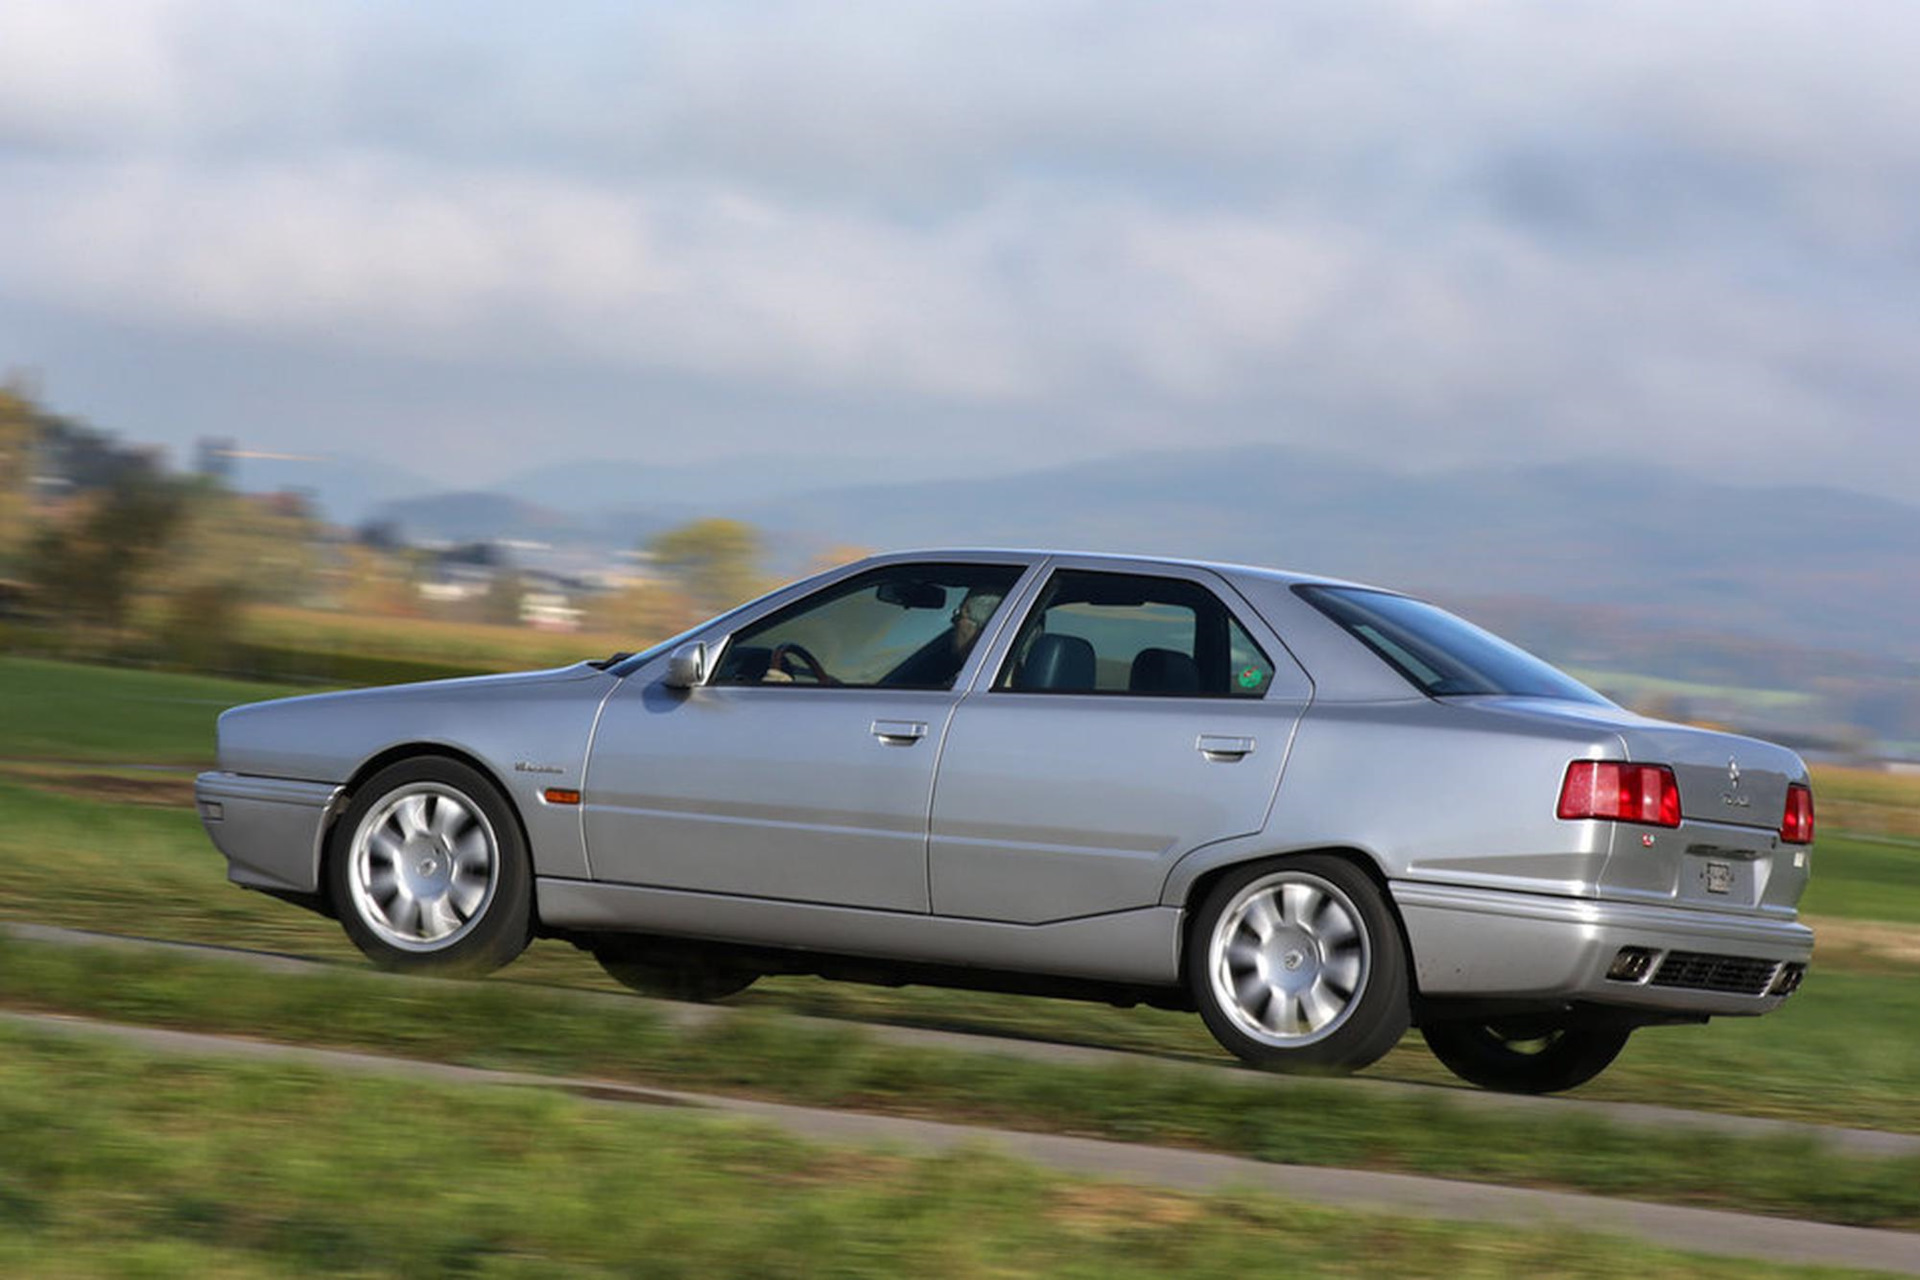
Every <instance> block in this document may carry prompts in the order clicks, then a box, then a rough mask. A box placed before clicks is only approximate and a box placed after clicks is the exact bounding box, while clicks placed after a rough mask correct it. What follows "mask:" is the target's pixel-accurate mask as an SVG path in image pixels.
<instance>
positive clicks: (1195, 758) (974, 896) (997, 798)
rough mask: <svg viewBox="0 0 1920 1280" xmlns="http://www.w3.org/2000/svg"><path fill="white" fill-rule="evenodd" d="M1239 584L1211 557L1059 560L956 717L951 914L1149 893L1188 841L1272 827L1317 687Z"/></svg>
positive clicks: (936, 864) (944, 806)
mask: <svg viewBox="0 0 1920 1280" xmlns="http://www.w3.org/2000/svg"><path fill="white" fill-rule="evenodd" d="M1228 598H1232V599H1234V600H1235V601H1236V602H1238V597H1237V596H1230V594H1229V592H1228V590H1227V588H1226V587H1225V584H1224V583H1223V582H1221V581H1220V580H1219V579H1217V578H1215V577H1213V576H1212V575H1210V574H1204V573H1203V572H1201V571H1198V570H1196V571H1193V572H1192V573H1190V574H1184V575H1181V574H1173V573H1169V572H1168V571H1167V570H1165V569H1164V568H1162V567H1158V566H1156V567H1155V571H1154V572H1150V573H1149V572H1141V573H1120V572H1112V571H1108V570H1106V569H1104V568H1102V569H1093V568H1078V567H1074V565H1073V562H1072V561H1063V562H1061V564H1060V567H1057V568H1056V569H1055V570H1054V571H1053V573H1052V575H1051V577H1050V578H1049V579H1048V580H1047V582H1046V583H1045V584H1044V585H1043V586H1042V587H1041V589H1040V591H1039V593H1038V595H1037V596H1036V597H1035V601H1034V604H1033V607H1032V608H1031V609H1030V610H1029V611H1028V614H1027V617H1026V619H1025V621H1024V622H1023V623H1022V624H1021V626H1020V628H1019V630H1018V631H1017V632H1016V633H1015V634H1014V636H1013V639H1012V641H1011V643H1009V644H1006V645H996V653H995V654H994V655H993V660H994V661H996V664H997V669H996V673H995V674H993V675H991V676H989V675H988V674H986V673H983V674H982V675H981V677H980V679H979V680H978V681H977V682H976V687H975V692H974V693H973V694H972V695H971V696H969V697H968V698H967V699H966V700H965V701H964V702H963V703H961V705H960V706H959V708H958V709H957V711H956V712H955V714H954V717H953V724H952V726H951V727H950V728H949V729H948V731H947V740H946V744H945V747H944V749H943V751H942V752H941V760H940V778H939V784H938V787H937V788H936V792H935V796H934V805H933V820H932V829H931V843H930V852H929V861H930V865H931V869H932V870H931V875H932V900H933V910H934V911H935V912H936V913H938V914H940V915H952V916H966V917H971V918H975V919H987V920H1008V921H1021V922H1026V923H1038V922H1042V921H1051V920H1064V919H1070V918H1073V917H1077V916H1087V915H1095V914H1099V913H1102V912H1110V911H1124V910H1129V909H1132V908H1136V907H1145V906H1151V905H1153V904H1155V903H1157V902H1158V901H1159V898H1160V891H1161V887H1162V885H1164V884H1165V882H1166V878H1167V874H1168V872H1169V871H1170V869H1171V867H1172V865H1173V863H1174V861H1175V860H1176V859H1178V858H1179V857H1180V856H1182V855H1183V854H1185V853H1187V852H1190V851H1191V850H1193V849H1196V848H1198V847H1199V846H1201V845H1203V844H1209V843H1212V842H1213V841H1216V840H1223V839H1227V838H1230V837H1233V836H1240V835H1249V834H1252V833H1254V832H1257V831H1259V830H1260V829H1261V827H1262V825H1263V824H1264V823H1265V821H1266V815H1267V811H1268V808H1269V807H1270V806H1271V804H1272V801H1273V795H1274V792H1275V789H1276V788H1277V786H1278V784H1279V779H1280V769H1281V765H1282V763H1283V762H1284V760H1285V758H1286V752H1287V747H1288V744H1289V740H1290V738H1291V736H1292V732H1293V726H1294V723H1295V722H1296V721H1297V720H1298V718H1299V716H1300V713H1301V711H1302V710H1303V709H1304V707H1305V706H1306V702H1307V699H1308V695H1309V692H1310V687H1311V686H1310V685H1309V684H1308V682H1307V679H1306V675H1305V673H1304V672H1302V671H1301V670H1300V668H1299V667H1298V666H1297V665H1295V664H1294V663H1293V661H1292V660H1291V658H1290V657H1289V656H1288V655H1287V653H1286V651H1285V649H1284V648H1282V647H1281V646H1280V645H1279V644H1278V643H1277V642H1276V641H1275V639H1274V638H1273V637H1272V636H1271V633H1270V632H1267V631H1266V630H1265V628H1264V627H1262V626H1261V625H1260V624H1259V623H1258V622H1257V621H1254V620H1253V618H1252V614H1251V612H1250V611H1247V610H1245V607H1244V604H1241V606H1240V607H1241V610H1242V612H1245V613H1246V616H1247V619H1248V620H1247V621H1242V619H1241V618H1240V617H1239V616H1236V612H1235V610H1234V609H1232V608H1230V607H1229V606H1228V605H1227V603H1226V600H1227V599H1228ZM1256 634H1257V635H1259V636H1260V637H1261V638H1259V639H1256ZM1270 655H1271V656H1270Z"/></svg>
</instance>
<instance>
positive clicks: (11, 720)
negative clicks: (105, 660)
mask: <svg viewBox="0 0 1920 1280" xmlns="http://www.w3.org/2000/svg"><path fill="white" fill-rule="evenodd" d="M302 692H305V693H311V692H312V690H311V689H292V688H285V687H281V686H275V685H262V684H254V683H250V682H246V681H240V680H217V679H213V678H211V677H208V676H188V675H177V674H172V673H164V672H155V671H139V670H131V669H124V668H118V667H95V666H82V665H80V664H78V663H72V662H47V661H42V660H40V659H36V658H16V657H7V658H0V710H3V711H4V714H0V759H16V760H21V759H25V760H102V761H116V762H124V763H132V764H202V763H209V762H211V761H212V760H213V722H214V720H215V719H216V718H217V717H218V716H219V714H220V712H222V711H223V710H225V709H226V708H228V707H230V706H233V705H234V704H235V703H239V702H257V701H259V700H260V699H262V698H278V697H282V696H284V695H286V694H289V693H302Z"/></svg>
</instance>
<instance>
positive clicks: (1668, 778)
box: [1555, 760, 1680, 827]
mask: <svg viewBox="0 0 1920 1280" xmlns="http://www.w3.org/2000/svg"><path fill="white" fill-rule="evenodd" d="M1555 812H1556V813H1558V814H1559V816H1561V817H1562V818H1605V819H1607V820H1609V821H1612V822H1641V823H1646V824H1647V825H1649V826H1655V827H1677V826H1679V825H1680V784H1679V783H1678V782H1676V781H1675V780H1674V777H1673V770H1671V769H1669V768H1667V766H1665V765H1663V764H1621V763H1619V762H1617V761H1613V760H1575V761H1574V762H1573V763H1572V764H1570V765H1568V766H1567V778H1566V781H1565V782H1562V783H1561V784H1560V807H1559V808H1558V809H1557V810H1555Z"/></svg>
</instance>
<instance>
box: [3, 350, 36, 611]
mask: <svg viewBox="0 0 1920 1280" xmlns="http://www.w3.org/2000/svg"><path fill="white" fill-rule="evenodd" d="M33 439H34V414H33V406H32V404H30V403H29V402H28V400H27V398H26V397H25V396H24V395H22V394H21V393H20V392H18V391H16V390H14V389H13V388H12V387H0V577H4V576H6V575H7V573H8V572H9V571H10V570H12V569H13V568H15V567H16V566H17V565H18V564H19V562H20V558H21V556H22V555H23V554H24V553H25V551H26V549H27V544H28V543H29V542H30V541H31V539H32V535H33V525H32V518H33V510H32V486H33Z"/></svg>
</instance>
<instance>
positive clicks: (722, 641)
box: [696, 556, 1039, 695]
mask: <svg viewBox="0 0 1920 1280" xmlns="http://www.w3.org/2000/svg"><path fill="white" fill-rule="evenodd" d="M1038 567H1039V562H1036V561H1033V560H1022V559H1020V558H1018V557H1000V556H980V557H977V558H976V557H972V556H968V557H964V558H959V559H950V558H946V557H941V558H937V559H928V560H918V559H916V560H889V561H882V562H881V563H878V564H865V565H861V564H858V563H856V564H855V565H850V566H848V572H846V573H842V574H838V575H836V576H835V577H834V578H833V580H832V581H830V582H824V583H821V584H820V585H819V586H817V587H815V588H814V589H813V590H811V591H807V592H805V593H802V594H799V595H794V596H792V597H790V598H788V599H785V600H782V601H780V602H778V603H776V604H772V605H771V606H770V607H769V608H767V609H764V610H762V611H760V612H758V613H756V614H755V615H754V616H753V617H751V618H747V619H744V620H742V621H741V622H740V623H739V624H738V625H737V626H735V627H733V628H731V629H730V630H728V631H726V632H725V633H724V634H722V635H720V636H718V637H715V639H714V640H713V641H711V642H710V643H714V644H715V645H716V647H717V652H716V653H715V654H714V658H713V668H712V672H711V673H710V674H709V675H708V677H707V678H706V679H705V680H703V681H702V682H701V686H700V687H702V688H705V689H727V690H741V689H759V690H773V691H779V692H782V693H785V692H790V691H792V690H795V689H808V690H821V691H826V692H833V691H840V692H845V693H861V694H868V693H881V694H888V693H892V694H920V695H928V694H934V695H937V694H943V693H945V694H960V693H963V692H965V691H966V690H968V689H970V688H971V687H972V685H973V681H974V679H975V678H976V674H977V673H976V668H977V666H978V664H979V663H980V661H981V660H982V655H983V654H985V653H986V652H987V650H988V649H989V648H990V647H991V646H992V645H993V644H994V643H996V642H997V641H998V640H999V638H1000V633H1001V631H1002V630H1003V629H1004V628H1005V626H1006V619H1007V618H1008V617H1009V616H1011V612H1010V609H1009V606H1013V605H1016V604H1018V603H1021V598H1022V596H1023V595H1024V589H1025V587H1026V585H1027V583H1028V581H1029V580H1030V579H1031V577H1032V576H1033V574H1034V572H1035V570H1036V569H1037V568H1038ZM914 569H1010V570H1013V571H1014V577H1013V581H1012V583H1011V584H1010V585H1009V586H1008V587H1007V593H1006V595H1004V596H1002V597H1001V598H1000V603H999V605H998V606H996V608H995V609H994V612H993V615H992V616H991V617H989V618H988V619H987V622H986V624H985V625H984V626H983V627H982V628H981V631H980V637H979V639H977V640H975V641H974V643H973V648H972V650H971V651H970V652H969V653H968V654H967V658H966V661H965V662H963V663H961V664H960V669H959V670H958V671H957V672H955V673H954V677H953V680H952V682H951V683H949V684H945V685H940V686H937V687H927V686H924V685H886V684H802V683H799V682H793V683H787V682H782V681H775V682H773V683H771V684H769V683H765V682H763V681H751V682H743V683H738V684H736V683H731V682H722V681H720V680H718V679H716V677H717V676H718V674H719V672H720V670H721V667H722V665H723V664H724V663H725V662H726V660H727V658H728V656H729V655H730V654H732V652H733V650H734V647H735V645H736V644H737V643H738V642H739V640H740V638H741V633H742V632H745V631H748V630H751V629H752V628H755V627H758V626H760V625H761V624H763V623H768V624H773V625H778V624H777V623H776V622H775V621H774V620H775V619H778V618H780V617H781V615H783V614H791V615H795V616H797V615H798V614H800V613H802V612H805V609H806V607H807V606H808V605H809V604H810V603H811V602H813V601H815V600H816V599H818V598H819V597H821V596H824V595H828V594H829V593H833V592H839V591H841V590H842V589H844V588H845V587H846V586H847V585H848V584H849V583H852V582H856V581H858V580H860V579H862V578H868V577H874V576H877V575H880V574H883V573H892V572H900V571H911V570H914ZM723 617H724V615H723ZM696 638H698V637H696Z"/></svg>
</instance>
